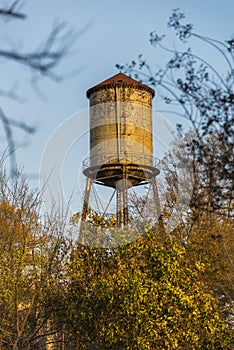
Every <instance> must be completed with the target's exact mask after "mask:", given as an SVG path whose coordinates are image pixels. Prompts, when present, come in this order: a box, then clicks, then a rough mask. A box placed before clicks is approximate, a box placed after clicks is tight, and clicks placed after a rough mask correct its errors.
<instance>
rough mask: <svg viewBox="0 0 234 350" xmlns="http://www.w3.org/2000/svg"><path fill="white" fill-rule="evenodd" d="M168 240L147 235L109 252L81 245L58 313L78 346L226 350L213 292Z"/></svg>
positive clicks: (198, 269) (182, 251)
mask: <svg viewBox="0 0 234 350" xmlns="http://www.w3.org/2000/svg"><path fill="white" fill-rule="evenodd" d="M185 253H186V251H185V249H184V248H182V247H180V246H178V244H176V243H175V242H174V241H173V240H172V239H167V240H166V241H165V242H164V243H159V242H158V239H157V234H156V233H153V232H152V231H149V232H147V233H146V235H145V236H143V237H140V238H139V239H138V240H137V241H136V242H134V243H131V244H130V245H127V246H124V247H122V248H116V249H115V250H113V251H108V250H104V249H95V248H89V247H84V246H79V247H78V248H77V250H76V251H74V253H73V256H72V259H71V264H70V265H69V268H68V270H69V271H68V274H69V275H71V276H72V280H71V282H70V285H69V290H68V299H67V305H66V309H67V312H66V314H65V315H64V316H65V318H66V323H67V328H68V329H69V330H70V331H72V333H73V337H75V338H76V339H77V346H78V347H79V348H80V349H91V348H92V349H93V348H95V346H97V347H98V348H99V349H194V350H196V349H231V348H230V347H227V344H225V346H224V345H222V344H223V342H224V340H225V339H226V337H225V330H224V323H223V321H222V320H221V317H220V314H219V312H218V309H217V303H216V301H215V298H214V295H213V294H212V293H211V292H210V291H209V290H208V288H207V287H206V285H205V284H204V282H202V281H201V279H200V277H199V276H200V274H201V272H202V271H203V270H204V265H203V264H202V263H199V262H196V264H194V265H192V264H190V263H189V262H188V260H187V259H186V254H185Z"/></svg>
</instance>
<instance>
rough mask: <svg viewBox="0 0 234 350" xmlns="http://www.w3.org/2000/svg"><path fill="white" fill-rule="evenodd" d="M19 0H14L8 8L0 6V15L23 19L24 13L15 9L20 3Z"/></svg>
mask: <svg viewBox="0 0 234 350" xmlns="http://www.w3.org/2000/svg"><path fill="white" fill-rule="evenodd" d="M20 2H21V0H16V1H14V2H13V3H12V4H11V6H10V7H9V8H5V9H4V8H0V16H3V17H4V18H8V19H9V18H15V19H25V18H26V15H25V14H24V13H22V12H19V11H18V10H16V7H17V6H18V5H19V4H20Z"/></svg>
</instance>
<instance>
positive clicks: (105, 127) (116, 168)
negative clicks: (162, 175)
mask: <svg viewBox="0 0 234 350" xmlns="http://www.w3.org/2000/svg"><path fill="white" fill-rule="evenodd" d="M154 95H155V91H154V90H153V89H152V88H150V87H148V86H146V85H144V84H142V83H140V82H138V81H136V80H134V79H132V78H130V77H128V76H127V75H125V74H123V73H118V74H116V75H114V76H113V77H111V78H109V79H107V80H105V81H103V82H102V83H100V84H98V85H96V86H94V87H92V88H90V89H89V90H88V91H87V97H88V99H89V101H90V113H89V115H90V156H89V158H87V159H85V160H84V162H83V174H84V175H85V176H86V188H85V194H84V204H83V211H82V217H81V228H80V237H82V227H83V223H84V222H85V221H86V214H87V210H88V207H89V195H90V190H91V187H92V186H95V185H102V186H106V187H109V188H112V189H113V191H114V192H113V193H114V194H115V196H116V218H117V225H118V226H120V227H121V226H124V225H127V224H128V222H129V215H128V190H129V188H130V187H135V186H140V185H143V184H146V183H151V184H152V189H153V194H154V200H155V204H156V208H157V211H158V215H159V213H160V205H159V199H158V191H157V185H156V180H155V177H156V175H158V174H159V170H158V168H157V164H158V161H157V160H156V159H155V158H154V157H153V136H152V98H153V97H154Z"/></svg>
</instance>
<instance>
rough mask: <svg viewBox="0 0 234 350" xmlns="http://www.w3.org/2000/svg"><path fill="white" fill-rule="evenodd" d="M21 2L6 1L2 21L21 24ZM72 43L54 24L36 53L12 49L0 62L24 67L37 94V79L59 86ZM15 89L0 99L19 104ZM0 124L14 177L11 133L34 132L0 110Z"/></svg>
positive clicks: (73, 37) (0, 54) (0, 53)
mask: <svg viewBox="0 0 234 350" xmlns="http://www.w3.org/2000/svg"><path fill="white" fill-rule="evenodd" d="M21 4H22V2H21V0H14V1H13V0H12V1H9V4H6V5H5V7H2V6H1V7H0V17H1V19H3V20H25V19H26V15H25V14H24V13H23V12H21V10H20V5H21ZM75 40H76V34H75V33H74V32H73V31H72V30H69V29H67V26H66V25H65V24H64V23H62V22H61V23H57V24H56V25H55V26H54V28H53V29H52V31H51V33H50V34H49V35H48V38H47V39H46V40H45V42H44V43H43V44H41V45H40V47H39V48H38V49H37V50H34V51H32V52H23V51H22V50H20V49H18V48H15V47H12V48H10V49H8V48H7V49H5V48H4V47H2V48H1V49H0V58H1V59H2V60H10V61H13V62H15V63H17V64H20V65H23V66H26V67H27V68H29V70H30V71H31V73H32V85H33V87H34V88H35V89H36V91H37V92H38V91H39V89H38V86H37V83H38V79H39V78H40V77H47V78H49V79H52V80H53V81H55V82H59V81H61V79H62V75H61V74H59V73H58V67H59V64H60V63H61V61H62V60H63V59H64V57H65V56H66V55H67V54H68V52H69V50H70V48H71V46H72V44H74V42H75ZM15 90H16V89H15V86H13V88H12V89H11V90H10V91H6V90H4V89H0V97H3V98H10V99H12V100H15V101H18V100H20V96H18V94H17V92H16V91H15ZM0 121H1V124H2V127H3V129H4V132H5V137H6V142H7V145H8V151H7V153H8V155H9V157H10V168H11V174H12V176H13V175H14V172H15V170H16V157H15V150H16V145H15V139H14V136H13V134H14V132H13V131H14V129H21V130H22V131H24V132H26V133H28V134H33V133H34V132H35V128H34V127H32V126H30V125H29V124H27V123H23V122H19V121H18V120H17V118H11V117H9V116H8V113H7V111H4V110H3V108H2V107H1V106H0Z"/></svg>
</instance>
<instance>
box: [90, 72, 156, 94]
mask: <svg viewBox="0 0 234 350" xmlns="http://www.w3.org/2000/svg"><path fill="white" fill-rule="evenodd" d="M116 85H117V86H119V85H124V86H135V87H138V88H140V89H144V90H147V91H149V92H150V93H151V94H152V97H154V95H155V91H154V89H152V88H150V87H149V86H147V85H144V84H142V83H141V82H139V81H137V80H135V79H132V78H130V77H129V76H127V75H126V74H123V73H122V72H120V73H118V74H115V75H113V76H112V77H110V78H108V79H106V80H104V81H103V82H101V83H99V84H97V85H95V86H93V87H91V88H90V89H89V90H88V91H87V93H86V94H87V97H88V98H89V96H90V94H91V93H92V92H94V91H97V90H100V89H104V88H107V87H113V86H116Z"/></svg>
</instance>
